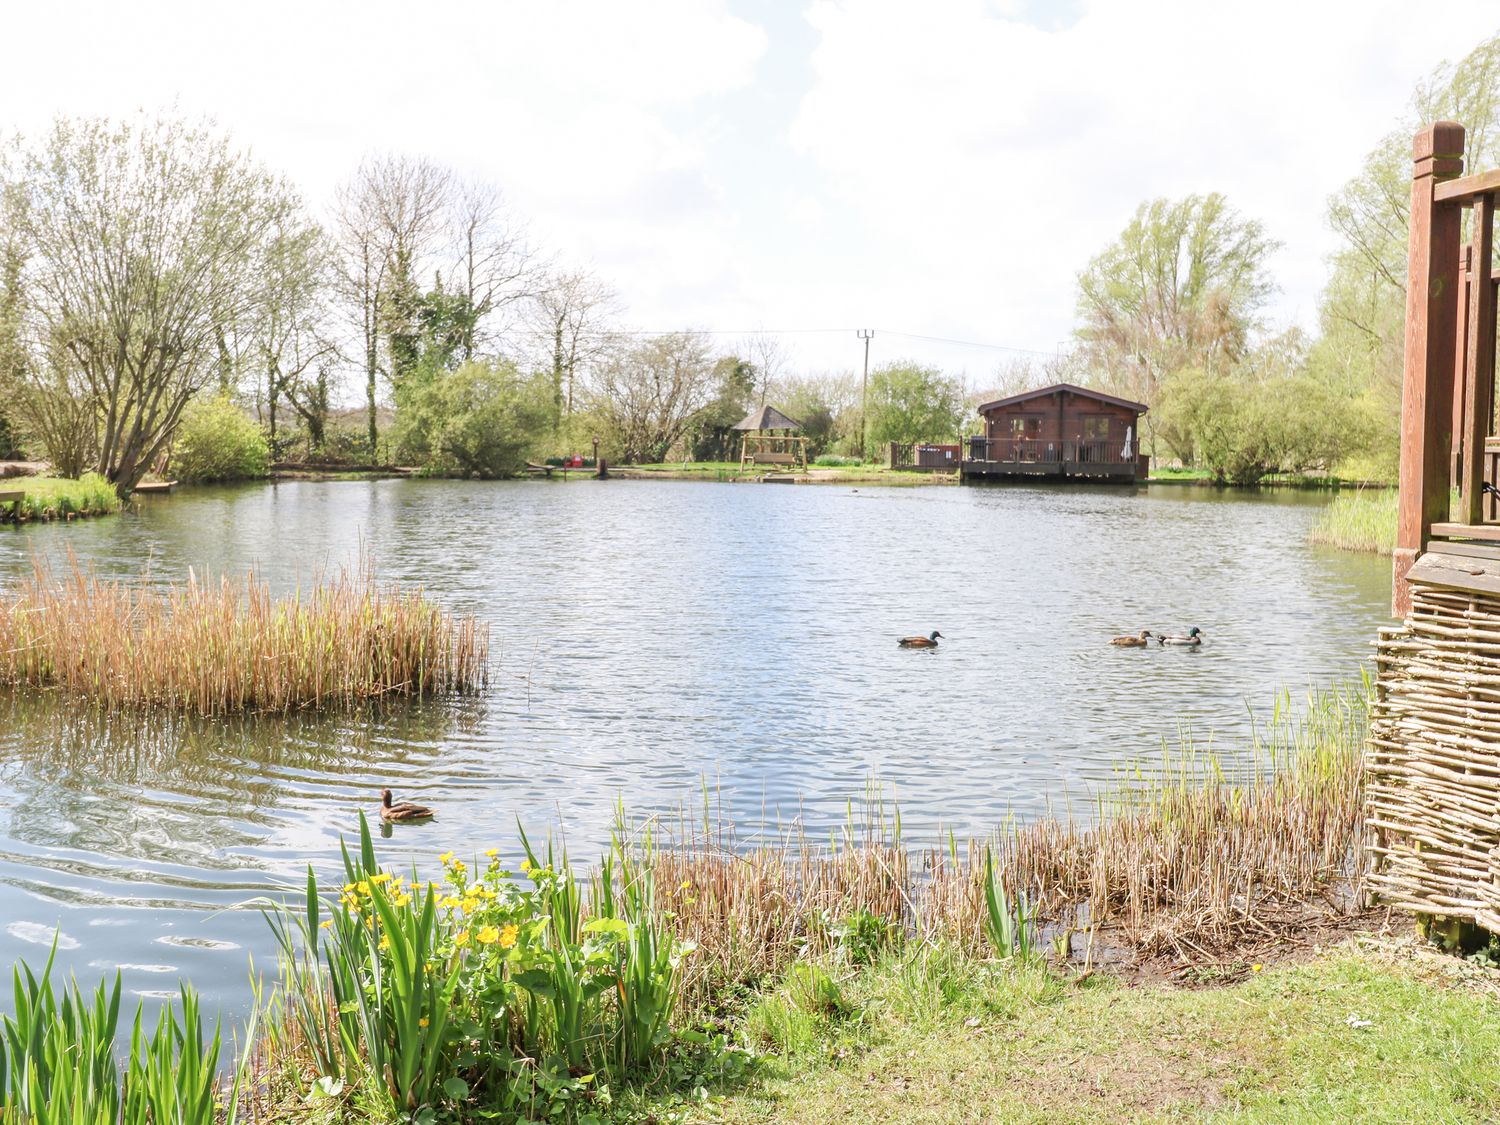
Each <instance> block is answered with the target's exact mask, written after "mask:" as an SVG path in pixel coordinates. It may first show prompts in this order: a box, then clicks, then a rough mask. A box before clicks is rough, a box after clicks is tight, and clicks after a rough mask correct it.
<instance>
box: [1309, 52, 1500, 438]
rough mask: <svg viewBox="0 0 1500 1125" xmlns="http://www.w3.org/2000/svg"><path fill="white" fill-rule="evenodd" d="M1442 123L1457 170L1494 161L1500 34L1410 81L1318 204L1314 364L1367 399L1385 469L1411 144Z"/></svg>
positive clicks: (1395, 381)
mask: <svg viewBox="0 0 1500 1125" xmlns="http://www.w3.org/2000/svg"><path fill="white" fill-rule="evenodd" d="M1444 119H1448V120H1453V121H1458V122H1461V123H1462V124H1463V126H1464V130H1465V136H1464V166H1465V168H1466V169H1468V170H1470V171H1476V172H1477V171H1482V170H1484V169H1487V168H1493V167H1495V166H1496V165H1497V164H1500V35H1494V36H1491V37H1490V38H1488V39H1486V40H1484V41H1483V42H1482V43H1480V44H1479V46H1477V47H1476V48H1475V49H1474V50H1473V51H1471V52H1470V53H1469V54H1468V55H1467V56H1466V57H1465V58H1464V59H1462V60H1461V61H1460V62H1459V63H1458V64H1457V65H1456V66H1454V65H1450V64H1447V63H1444V64H1443V65H1442V66H1440V67H1438V68H1437V69H1436V70H1435V71H1434V72H1433V73H1432V74H1431V75H1430V76H1429V77H1428V78H1427V79H1426V80H1425V81H1423V82H1421V83H1419V84H1418V86H1417V89H1416V91H1415V92H1414V93H1413V96H1412V103H1411V109H1410V111H1409V112H1408V113H1407V114H1406V115H1404V116H1403V118H1402V120H1401V122H1400V123H1399V124H1398V125H1397V127H1396V128H1395V129H1393V130H1392V131H1391V132H1390V133H1388V134H1386V136H1384V137H1382V138H1381V140H1380V142H1379V143H1378V144H1377V145H1376V146H1375V148H1374V149H1372V150H1371V152H1370V154H1369V155H1368V156H1367V157H1366V158H1365V162H1364V166H1363V167H1362V168H1361V169H1360V172H1359V174H1358V175H1357V176H1355V177H1354V178H1353V179H1352V180H1350V181H1349V182H1348V183H1347V184H1345V185H1344V187H1343V188H1341V189H1340V190H1339V191H1338V192H1337V193H1336V194H1335V195H1333V196H1332V197H1331V198H1330V199H1329V201H1328V223H1329V226H1331V227H1332V228H1333V230H1334V232H1335V233H1336V234H1337V235H1338V236H1339V238H1340V240H1341V242H1342V245H1341V246H1340V248H1339V249H1338V250H1337V251H1336V252H1335V253H1334V255H1333V258H1332V270H1331V271H1330V274H1329V279H1328V283H1327V285H1326V286H1325V288H1324V290H1323V299H1322V302H1321V307H1320V319H1321V322H1322V329H1323V340H1322V341H1321V342H1320V345H1319V348H1318V351H1319V352H1320V353H1321V354H1320V356H1319V359H1320V360H1321V361H1322V362H1323V363H1324V364H1325V365H1329V366H1338V367H1340V368H1341V369H1342V370H1343V372H1344V373H1345V376H1346V378H1347V379H1348V381H1349V382H1350V384H1351V392H1350V393H1352V394H1357V395H1362V396H1364V397H1365V398H1366V399H1367V403H1366V406H1367V409H1368V411H1369V413H1370V415H1371V417H1372V418H1373V419H1374V420H1375V421H1376V422H1377V426H1376V430H1375V431H1374V432H1373V433H1372V436H1371V442H1372V449H1374V450H1377V451H1381V452H1382V454H1383V457H1384V460H1385V461H1387V462H1388V463H1389V464H1390V465H1392V466H1393V465H1394V460H1395V456H1396V452H1395V451H1396V448H1397V446H1398V444H1399V439H1398V436H1397V435H1398V430H1397V427H1398V426H1399V423H1400V414H1401V407H1400V403H1401V363H1402V338H1403V333H1404V330H1405V328H1404V326H1405V316H1406V229H1407V211H1408V208H1409V207H1410V203H1411V138H1412V134H1413V133H1414V132H1416V130H1417V129H1419V128H1421V127H1422V126H1423V125H1426V124H1429V123H1431V122H1433V121H1439V120H1444Z"/></svg>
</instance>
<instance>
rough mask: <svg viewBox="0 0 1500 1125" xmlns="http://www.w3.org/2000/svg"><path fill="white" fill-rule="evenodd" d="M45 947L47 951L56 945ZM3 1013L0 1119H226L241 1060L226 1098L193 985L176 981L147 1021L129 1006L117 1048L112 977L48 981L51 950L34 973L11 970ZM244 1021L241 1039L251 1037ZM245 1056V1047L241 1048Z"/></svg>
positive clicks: (125, 1123) (27, 1124)
mask: <svg viewBox="0 0 1500 1125" xmlns="http://www.w3.org/2000/svg"><path fill="white" fill-rule="evenodd" d="M55 952H56V951H55V950H54V954H55ZM12 995H13V1008H14V1011H13V1012H12V1014H10V1015H7V1016H5V1017H3V1020H0V1121H7V1122H8V1121H16V1122H18V1123H20V1125H85V1123H87V1125H164V1123H168V1122H170V1123H171V1125H235V1122H236V1121H238V1120H241V1118H240V1115H239V1113H240V1094H241V1087H242V1080H243V1076H244V1074H245V1066H244V1061H243V1060H241V1061H240V1062H239V1063H237V1064H236V1065H235V1066H234V1071H233V1075H232V1076H231V1079H230V1083H229V1088H228V1093H227V1097H226V1095H225V1090H224V1089H223V1088H222V1084H221V1079H220V1073H219V1064H220V1056H221V1053H222V1049H223V1041H222V1036H221V1030H220V1027H219V1025H218V1024H217V1023H216V1024H215V1025H214V1028H213V1033H212V1034H211V1035H210V1036H208V1037H207V1038H205V1037H204V1031H203V1020H202V1017H201V1014H200V1011H199V1004H198V998H197V995H196V993H194V992H193V990H192V989H191V988H189V987H187V986H186V985H184V986H183V987H182V990H181V993H180V996H179V1001H178V1004H176V1005H174V1004H167V1005H165V1006H163V1008H162V1010H161V1014H160V1016H159V1017H158V1018H157V1022H156V1026H155V1028H154V1029H151V1028H148V1026H147V1025H146V1024H145V1022H144V1020H143V1017H142V1013H141V1009H140V1008H139V1007H137V1008H136V1013H135V1019H134V1021H133V1022H132V1024H131V1027H130V1042H129V1046H128V1048H127V1049H126V1050H125V1051H124V1052H123V1057H118V1056H121V1055H122V1052H121V1050H120V1046H119V1044H118V1037H119V1031H120V978H119V975H118V974H116V976H115V979H114V983H113V985H106V984H104V983H102V982H101V983H100V984H99V986H98V987H97V988H96V989H95V990H94V992H93V993H92V994H90V995H85V994H84V992H83V990H82V989H80V988H79V986H78V983H77V982H76V981H72V982H70V983H69V984H68V985H66V986H64V987H62V988H60V989H59V988H57V987H55V986H54V984H53V981H52V958H51V957H49V958H48V960H47V965H46V967H45V968H44V969H43V970H42V974H41V976H40V977H38V976H37V975H36V974H35V973H33V972H32V971H31V969H30V967H29V966H27V965H26V964H25V963H24V962H23V963H21V964H19V965H17V966H16V968H15V969H14V971H13V986H12ZM254 1035H255V1024H254V1022H252V1023H251V1025H250V1027H249V1029H248V1034H247V1039H250V1040H253V1038H254ZM247 1056H248V1050H247Z"/></svg>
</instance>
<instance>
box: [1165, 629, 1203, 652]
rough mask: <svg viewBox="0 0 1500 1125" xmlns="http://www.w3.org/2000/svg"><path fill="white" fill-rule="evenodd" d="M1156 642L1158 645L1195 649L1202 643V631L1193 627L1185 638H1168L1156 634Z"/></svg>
mask: <svg viewBox="0 0 1500 1125" xmlns="http://www.w3.org/2000/svg"><path fill="white" fill-rule="evenodd" d="M1156 640H1157V643H1158V644H1164V645H1177V646H1179V647H1182V646H1189V647H1196V646H1198V645H1201V644H1202V643H1203V630H1202V629H1200V628H1198V626H1196V625H1194V626H1193V627H1192V628H1191V629H1189V630H1188V633H1187V636H1185V637H1169V636H1167V635H1166V634H1164V633H1158V634H1157V635H1156Z"/></svg>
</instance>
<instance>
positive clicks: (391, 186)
mask: <svg viewBox="0 0 1500 1125" xmlns="http://www.w3.org/2000/svg"><path fill="white" fill-rule="evenodd" d="M451 193H452V177H451V175H450V174H449V173H448V171H447V170H446V169H443V168H440V167H438V166H437V165H435V164H433V163H432V162H430V161H428V160H423V159H418V158H412V157H405V156H380V157H369V158H367V159H366V160H365V161H364V162H363V163H362V164H360V166H359V169H358V170H357V171H356V172H355V174H354V176H353V177H352V178H351V179H350V180H349V181H348V182H347V183H346V184H344V185H343V186H342V187H341V188H340V189H339V191H338V196H337V204H336V210H337V220H338V221H337V230H338V241H339V246H340V249H341V255H340V278H341V282H342V284H341V289H342V292H343V295H344V298H345V301H346V304H347V306H348V308H349V309H350V311H351V312H352V314H353V320H354V321H355V323H356V324H357V326H358V331H359V334H360V343H361V350H362V352H363V355H364V374H365V403H366V414H367V419H368V423H369V433H370V453H371V456H374V455H375V451H376V443H377V441H378V438H379V429H378V423H377V417H376V412H377V409H378V405H379V391H380V377H381V375H382V374H385V375H386V376H387V377H388V378H389V379H390V381H391V384H392V385H393V386H394V385H396V384H398V383H399V382H400V381H401V380H402V378H404V377H405V376H406V375H408V374H409V373H410V372H411V370H412V368H413V367H414V366H415V364H416V361H417V346H418V345H417V341H418V338H419V335H420V327H419V325H418V306H419V304H420V301H421V294H422V292H423V289H424V285H423V283H422V280H421V277H420V276H419V274H420V271H422V270H423V269H424V267H425V266H426V264H427V258H428V256H429V255H430V254H432V253H433V252H434V251H435V250H436V249H437V248H438V245H439V243H440V242H441V241H442V238H443V235H444V233H445V231H446V229H447V222H448V210H447V209H448V207H449V204H450V201H451ZM382 345H383V346H384V350H385V359H386V361H387V362H386V365H385V366H382V363H381V358H382V357H381V349H382Z"/></svg>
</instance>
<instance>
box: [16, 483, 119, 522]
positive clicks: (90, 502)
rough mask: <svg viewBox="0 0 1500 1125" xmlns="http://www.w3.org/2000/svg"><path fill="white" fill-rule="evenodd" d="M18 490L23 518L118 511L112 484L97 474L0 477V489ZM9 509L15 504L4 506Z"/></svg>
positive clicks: (20, 513)
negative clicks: (80, 476)
mask: <svg viewBox="0 0 1500 1125" xmlns="http://www.w3.org/2000/svg"><path fill="white" fill-rule="evenodd" d="M16 489H20V490H21V491H23V492H25V493H26V495H25V496H24V497H23V498H22V500H21V502H20V506H19V509H20V510H19V511H18V512H17V515H18V516H19V517H20V518H21V519H23V520H39V519H62V518H66V517H67V516H70V515H74V516H102V515H107V514H108V513H110V512H117V511H119V510H120V498H119V496H117V495H116V494H115V486H114V485H112V484H110V483H109V481H107V480H105V479H104V478H103V477H102V476H100V475H99V474H98V473H85V474H84V475H83V477H82V478H80V479H78V480H70V479H68V478H66V477H16V478H13V479H11V480H0V492H10V491H14V490H16ZM5 507H6V508H12V507H14V505H6V506H5Z"/></svg>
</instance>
